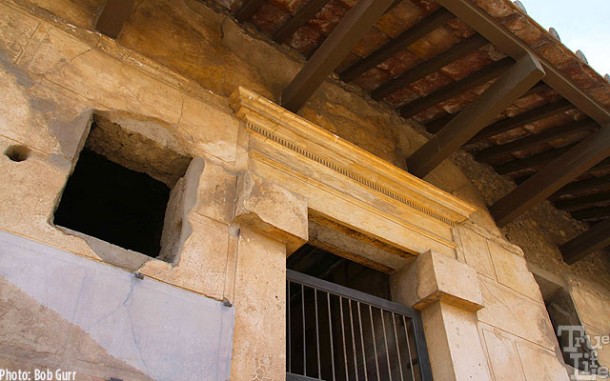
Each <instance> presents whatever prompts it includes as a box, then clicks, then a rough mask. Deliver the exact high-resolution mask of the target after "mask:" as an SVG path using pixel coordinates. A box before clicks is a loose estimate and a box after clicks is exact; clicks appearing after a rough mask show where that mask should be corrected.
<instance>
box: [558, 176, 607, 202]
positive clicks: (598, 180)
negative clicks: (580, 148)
mask: <svg viewBox="0 0 610 381" xmlns="http://www.w3.org/2000/svg"><path fill="white" fill-rule="evenodd" d="M603 187H607V188H610V175H607V176H602V177H592V178H590V179H587V180H581V181H576V182H573V183H571V184H568V185H566V186H565V187H563V188H561V189H559V190H558V191H557V192H555V193H553V195H552V196H551V197H550V199H551V201H556V200H560V199H561V198H562V196H566V195H569V194H572V193H576V194H578V193H580V192H585V191H588V190H590V189H594V188H603Z"/></svg>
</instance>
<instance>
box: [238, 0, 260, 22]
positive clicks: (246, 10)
mask: <svg viewBox="0 0 610 381" xmlns="http://www.w3.org/2000/svg"><path fill="white" fill-rule="evenodd" d="M264 2H265V0H247V3H245V4H244V5H242V6H241V8H239V10H238V11H237V14H236V15H235V18H236V19H237V20H238V21H240V22H244V21H246V20H248V19H249V18H250V17H252V15H254V13H256V11H258V8H260V7H261V5H263V3H264Z"/></svg>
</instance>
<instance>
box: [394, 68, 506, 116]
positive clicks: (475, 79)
mask: <svg viewBox="0 0 610 381" xmlns="http://www.w3.org/2000/svg"><path fill="white" fill-rule="evenodd" d="M513 64H514V61H513V59H512V58H510V57H507V58H504V59H502V60H500V61H497V62H494V63H493V64H491V65H489V66H487V67H485V68H483V69H481V70H479V71H477V72H475V73H472V74H471V75H469V76H468V77H466V78H464V79H462V80H460V81H457V82H455V83H453V84H451V85H449V86H446V87H443V88H442V89H439V90H437V91H435V92H433V93H431V94H429V95H426V96H424V97H422V98H418V99H416V100H414V101H413V102H411V103H408V104H407V105H405V106H403V107H402V108H401V109H400V113H401V115H402V116H403V117H405V118H408V117H411V116H413V115H415V114H417V113H419V112H421V111H424V110H426V109H428V108H430V107H432V106H435V105H437V104H438V103H440V102H444V101H446V100H448V99H451V98H454V97H456V96H458V95H460V94H462V93H464V92H466V91H468V90H470V89H473V88H475V87H477V86H480V85H482V84H484V83H487V82H489V81H491V80H492V79H494V78H497V77H498V76H499V75H500V74H502V73H503V72H504V71H506V70H507V69H508V68H509V67H510V66H511V65H513Z"/></svg>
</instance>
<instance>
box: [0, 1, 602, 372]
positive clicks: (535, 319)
mask: <svg viewBox="0 0 610 381" xmlns="http://www.w3.org/2000/svg"><path fill="white" fill-rule="evenodd" d="M100 3H101V1H94V0H80V1H78V0H71V1H68V0H57V1H43V0H38V1H26V0H2V1H0V65H1V67H2V70H0V83H2V87H3V91H2V92H1V93H0V103H1V104H3V105H4V106H3V107H2V112H1V113H0V149H1V150H2V151H4V149H6V147H8V146H9V145H12V144H23V145H26V146H28V147H29V148H30V149H31V150H32V154H31V157H30V158H29V159H28V160H26V161H24V162H21V163H15V162H11V161H9V159H8V158H6V157H5V156H2V157H1V158H0V164H1V166H2V171H0V195H2V202H1V203H0V216H1V217H0V229H2V230H4V231H7V232H11V233H14V234H17V235H20V236H24V237H30V238H32V239H34V240H37V241H39V242H42V243H44V244H46V245H49V246H53V247H59V248H62V249H63V250H66V251H69V252H72V253H75V254H78V255H81V256H84V257H89V258H92V259H94V260H97V261H103V258H101V257H100V255H98V254H97V253H96V251H95V250H94V249H92V248H91V247H90V246H89V245H88V244H87V243H86V242H85V241H84V240H82V239H81V238H78V237H76V236H73V235H69V234H66V233H64V232H62V231H60V230H58V229H56V228H55V227H54V226H53V225H52V224H50V221H51V220H52V214H53V210H54V208H55V205H56V203H57V200H58V197H59V196H60V194H61V190H62V188H63V186H64V184H65V181H66V179H67V177H68V176H69V174H70V171H71V170H72V166H73V164H74V161H75V155H76V154H77V152H78V151H79V149H80V147H81V146H82V144H83V137H84V136H85V135H86V130H87V121H88V119H89V117H90V115H91V113H92V111H93V110H96V111H98V112H99V111H101V112H107V113H114V114H115V115H122V114H128V115H132V116H133V115H138V116H139V118H140V119H143V120H138V123H140V124H142V123H144V124H146V123H148V124H149V126H150V128H142V131H144V132H146V131H148V133H151V132H150V131H153V130H154V131H159V129H160V130H162V131H164V133H165V134H167V135H168V136H171V137H172V141H174V142H176V144H177V145H178V146H179V147H180V149H181V152H185V153H187V154H189V155H190V156H193V157H203V158H204V159H205V166H204V169H203V171H202V175H201V179H200V186H199V189H198V194H197V196H196V198H197V203H196V205H195V206H194V208H193V209H192V211H191V213H189V215H188V220H189V222H190V224H191V225H192V234H191V235H190V237H189V238H188V239H187V240H186V241H185V242H184V247H183V250H182V252H181V253H180V260H179V262H177V263H175V264H169V263H166V262H162V261H158V260H148V261H147V262H146V263H144V264H143V265H142V267H141V268H140V269H139V271H140V272H141V273H143V274H145V276H150V277H152V278H155V279H158V280H160V281H162V282H165V283H169V284H172V285H176V286H178V287H182V288H184V289H187V290H191V291H194V292H196V293H199V294H202V295H206V296H208V297H210V298H214V299H217V300H222V299H223V298H226V299H228V300H229V301H233V302H235V306H236V328H235V329H236V337H239V338H243V339H239V340H241V341H239V340H238V341H236V342H235V343H234V345H235V346H236V348H237V349H235V352H234V355H235V356H236V358H237V359H244V361H241V362H239V361H238V362H234V366H233V372H235V375H236V376H235V377H236V378H235V379H260V380H265V379H273V377H274V376H273V374H275V375H278V374H281V373H282V372H283V361H284V360H283V359H282V358H281V357H280V358H270V354H272V353H282V348H283V343H281V342H272V343H265V342H259V343H253V342H251V338H249V333H252V332H255V331H256V330H259V329H272V328H273V327H270V326H268V325H267V324H269V323H266V322H262V321H258V320H257V319H263V317H265V318H266V317H267V316H274V319H276V320H277V319H280V321H283V313H284V312H283V309H282V308H283V307H282V305H283V303H281V299H282V298H283V293H282V294H280V293H281V292H282V287H284V286H283V284H284V282H283V278H282V279H281V284H280V283H276V282H277V281H278V279H277V278H273V277H272V276H271V275H272V274H273V273H275V275H278V274H279V276H282V274H283V273H282V271H283V268H282V264H283V258H284V257H283V256H281V255H280V254H281V250H280V249H281V248H280V247H278V246H277V244H276V243H274V242H272V241H270V240H269V239H268V238H266V237H263V236H259V235H258V234H256V233H248V237H245V238H244V237H240V236H239V234H238V229H237V227H236V226H233V225H232V221H233V215H232V213H233V204H232V200H234V199H235V184H236V182H237V176H238V174H239V172H240V171H242V170H243V169H244V165H245V164H244V160H243V157H244V156H246V155H245V151H246V147H245V145H246V142H245V139H244V138H243V131H241V132H240V123H239V121H238V120H237V119H236V118H234V117H233V115H232V113H231V111H230V109H229V106H228V100H227V97H228V95H229V94H230V93H231V92H233V91H234V90H235V88H236V87H237V86H238V85H240V86H245V87H248V88H250V89H253V90H255V91H257V92H259V93H261V94H263V95H265V96H267V97H269V98H270V99H272V100H277V99H278V97H279V94H280V91H281V89H282V88H283V87H284V86H285V85H286V84H287V83H288V82H289V81H290V80H291V78H292V77H293V76H294V74H295V73H296V72H297V71H298V69H299V68H300V66H301V62H300V60H299V59H295V58H294V57H293V56H291V55H290V54H286V52H283V51H282V49H281V48H280V47H278V46H274V45H273V44H270V43H267V42H265V41H262V40H260V39H258V38H257V37H256V36H254V35H252V34H248V33H247V32H244V31H243V30H242V28H241V27H240V26H238V25H237V24H236V23H235V22H234V21H233V20H232V19H231V18H230V17H229V16H227V15H226V14H223V13H222V12H216V11H214V10H213V9H211V8H209V7H208V6H206V4H204V3H203V2H200V1H197V0H176V1H169V0H150V1H141V2H137V7H136V9H135V10H134V12H133V14H132V15H131V17H130V19H129V20H128V23H127V25H126V26H125V29H124V31H123V33H122V34H121V36H120V37H119V39H118V41H116V42H115V41H112V40H110V39H108V38H106V37H103V36H100V35H99V34H98V33H95V32H92V31H90V29H91V27H92V25H93V23H94V20H95V19H96V17H97V12H99V9H100ZM300 113H301V115H302V116H304V117H306V118H307V119H309V120H311V121H313V122H315V123H317V124H319V125H320V126H322V127H324V128H327V129H328V130H330V131H332V132H334V133H336V134H337V135H339V136H341V137H343V138H345V139H347V140H349V141H351V142H353V143H355V144H356V145H358V146H360V147H362V148H365V149H367V150H368V151H370V152H372V153H374V154H376V155H378V156H379V157H381V158H383V159H385V160H388V161H390V162H392V163H394V164H395V165H397V166H403V160H404V157H405V156H406V155H407V153H409V152H412V151H414V150H415V149H416V148H417V147H418V146H419V145H421V144H422V143H423V142H424V141H425V137H424V136H423V135H422V134H420V133H419V132H418V129H417V128H414V127H413V126H410V125H409V124H407V123H406V122H405V121H403V120H402V119H401V118H399V117H398V116H397V115H395V114H394V113H392V112H390V111H389V109H387V108H385V107H384V106H382V105H379V104H376V103H374V102H369V101H367V100H365V99H363V98H362V97H361V96H360V95H359V94H358V92H357V91H355V90H354V89H351V90H350V89H346V88H345V87H343V86H340V85H338V84H336V83H334V82H332V81H328V82H326V83H325V84H324V85H323V86H322V87H321V89H320V90H319V91H318V92H316V94H315V95H314V97H313V98H312V99H311V101H310V102H309V103H308V104H307V105H306V106H305V107H304V109H303V110H302V111H301V112H300ZM128 119H129V118H128ZM153 125H154V126H155V127H154V128H153V127H152V126H153ZM142 131H140V133H142ZM152 138H153V139H158V138H159V137H158V136H156V137H152ZM456 162H457V164H458V165H455V164H454V163H452V162H449V161H447V162H445V163H443V164H442V165H441V166H440V167H439V169H437V170H436V171H434V172H433V173H432V174H431V175H429V176H428V178H427V180H428V181H429V182H431V183H432V184H434V185H437V186H438V187H440V188H442V189H444V190H446V191H448V192H450V193H452V194H454V195H456V196H458V197H461V198H463V199H465V200H467V201H469V202H471V203H473V204H474V205H476V206H477V207H478V211H477V212H476V213H475V214H474V215H473V216H472V218H471V219H470V221H469V222H468V223H467V224H465V225H464V226H462V227H460V228H457V229H456V230H455V232H454V233H455V240H456V241H457V242H458V243H459V245H458V259H459V260H461V261H463V262H465V263H467V264H468V265H470V266H472V267H474V268H475V269H476V270H477V271H478V273H479V277H480V280H481V283H482V285H483V286H482V289H483V297H484V302H485V305H486V307H485V308H484V309H483V310H481V311H480V312H479V314H478V317H479V323H478V325H479V333H480V338H481V340H482V344H483V347H484V348H485V349H486V351H487V357H488V358H487V360H488V362H489V365H490V368H491V369H492V372H493V375H494V379H496V380H505V379H506V380H509V379H510V380H515V379H517V380H518V379H524V380H528V381H533V380H540V379H541V378H540V375H541V374H542V375H544V377H546V378H542V379H548V380H561V379H564V378H565V377H567V376H566V375H565V371H564V370H563V368H562V366H561V363H560V361H559V360H558V359H557V356H556V354H555V350H556V344H555V342H554V341H553V335H552V328H551V325H550V322H549V320H548V317H547V315H546V312H545V310H544V305H543V303H542V300H541V297H540V292H539V291H538V289H537V286H536V284H535V282H534V280H533V278H532V275H531V273H529V271H528V270H527V268H526V265H525V260H524V258H523V253H522V252H521V251H520V250H519V249H518V248H516V247H514V246H512V245H511V244H509V243H508V242H506V240H505V239H504V238H503V237H502V235H503V233H506V234H507V235H508V237H509V238H510V239H511V240H512V241H513V242H514V243H516V244H519V245H520V246H522V247H523V249H524V251H525V258H527V260H532V261H533V262H535V263H539V264H540V265H541V266H542V265H544V266H545V268H546V269H548V270H549V271H551V272H554V273H557V274H566V275H570V276H573V277H574V278H577V279H590V280H596V279H600V280H599V281H598V284H599V283H601V284H604V285H605V287H608V282H610V281H608V280H607V279H606V280H602V278H603V277H599V278H598V277H595V276H593V275H595V274H596V270H599V268H600V263H601V262H600V261H601V260H600V259H596V258H594V259H592V260H587V261H584V262H583V263H582V264H579V265H577V266H575V267H573V268H571V269H569V270H568V268H567V266H565V265H562V264H560V263H559V261H558V260H557V251H556V245H555V244H556V243H557V242H558V241H557V240H553V239H548V234H549V233H547V231H546V228H547V227H548V226H549V225H550V224H551V222H552V221H551V222H549V221H550V220H548V219H543V221H545V222H544V223H540V222H536V220H535V219H533V220H532V219H530V218H527V217H526V218H525V219H522V220H520V221H519V222H518V223H516V224H513V225H511V226H509V228H507V229H505V231H504V232H501V231H500V230H498V229H497V227H496V226H495V224H494V223H493V219H492V218H491V217H490V215H489V213H488V212H487V210H486V206H485V205H486V202H490V201H491V200H492V199H493V197H494V196H497V194H498V193H497V192H500V191H501V190H504V189H505V188H503V185H501V184H500V185H498V184H497V183H494V182H491V183H487V179H489V178H492V177H490V175H489V173H487V172H485V171H484V170H481V169H478V168H474V164H472V163H471V162H470V161H467V160H466V159H462V158H461V157H460V156H459V155H458V157H456ZM465 174H466V175H468V177H470V179H469V178H468V177H466V176H465ZM471 180H472V182H474V184H475V185H477V187H473V186H472V183H471ZM477 188H478V189H477ZM490 192H495V193H490ZM545 218H547V217H545ZM522 221H532V222H528V223H527V224H525V225H519V224H523V222H522ZM523 226H526V227H527V229H523ZM576 230H577V229H575V228H574V227H570V228H569V230H568V229H567V228H566V230H565V231H564V234H565V235H566V236H569V235H572V234H575V231H576ZM526 234H535V236H533V238H532V236H528V235H526ZM552 234H554V233H552ZM561 238H563V237H561ZM547 253H548V254H547ZM238 254H239V255H238ZM260 255H268V256H269V261H271V266H268V265H267V262H265V261H262V259H261V258H260V257H258V256H260ZM249 256H252V257H251V258H250V257H249ZM280 257H281V262H280ZM261 261H262V262H261ZM255 269H261V271H263V270H266V269H267V270H268V271H269V273H262V275H261V276H263V278H259V274H257V273H256V272H254V270H255ZM606 278H607V276H606ZM258 280H262V281H263V284H262V285H258V284H257V288H252V289H250V288H249V287H248V285H249V284H251V283H256V282H257V281H258ZM265 282H267V283H265ZM265 285H268V287H266V286H265ZM259 286H260V287H262V290H260V294H259V296H257V295H256V293H254V290H259V288H258V287H259ZM592 288H593V289H596V288H597V289H599V287H598V286H593V287H592ZM608 288H610V287H608ZM602 293H603V292H602ZM581 294H583V293H581ZM276 297H277V298H279V299H277V300H276V302H273V299H274V298H276ZM583 297H584V298H585V300H588V301H589V303H595V301H596V300H597V298H598V297H600V296H598V295H595V294H594V295H593V296H589V295H586V296H583ZM257 298H260V300H259V299H257ZM270 298H271V299H270ZM11 300H14V299H13V297H11ZM256 301H258V302H262V303H261V305H260V306H256V308H258V310H256V311H254V312H255V313H254V315H252V316H249V315H248V310H247V309H246V310H240V307H241V306H254V305H256V303H255V302H256ZM241 302H243V304H240V303H241ZM580 309H582V311H579V312H582V315H583V316H594V313H593V312H592V311H593V309H592V307H590V306H588V305H587V304H583V305H582V306H580ZM274 323H277V321H275V322H274ZM599 325H600V324H599V323H595V322H593V323H591V326H592V327H593V326H594V327H597V328H600V329H606V328H605V327H604V326H603V324H601V325H602V326H599ZM279 328H281V329H279ZM279 328H278V330H279V331H282V332H283V328H282V327H279ZM34 350H36V349H35V348H34ZM246 358H247V359H248V361H249V365H248V364H246V363H247V362H248V361H246V360H245V359H246ZM526 359H527V361H526ZM533 359H535V360H533ZM236 364H237V365H236ZM515 369H518V372H517V373H518V375H517V376H511V374H512V373H509V372H510V371H514V370H515ZM126 371H127V370H126ZM256 377H258V378H256ZM265 377H266V378H265ZM515 377H517V378H515ZM519 377H520V378H519Z"/></svg>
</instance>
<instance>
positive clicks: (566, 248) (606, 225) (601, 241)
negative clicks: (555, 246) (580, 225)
mask: <svg viewBox="0 0 610 381" xmlns="http://www.w3.org/2000/svg"><path fill="white" fill-rule="evenodd" d="M606 246H610V220H605V221H603V222H601V223H599V224H597V225H595V226H593V227H592V228H591V229H589V230H588V231H586V232H585V233H583V234H581V235H580V236H578V237H576V238H574V239H572V240H570V241H568V242H566V243H564V244H563V245H561V246H559V250H561V254H562V255H563V260H564V262H566V263H568V264H570V265H571V264H574V263H576V262H578V261H580V260H581V259H583V258H585V257H587V256H588V255H589V254H591V253H593V252H595V251H597V250H601V249H603V248H604V247H606Z"/></svg>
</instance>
